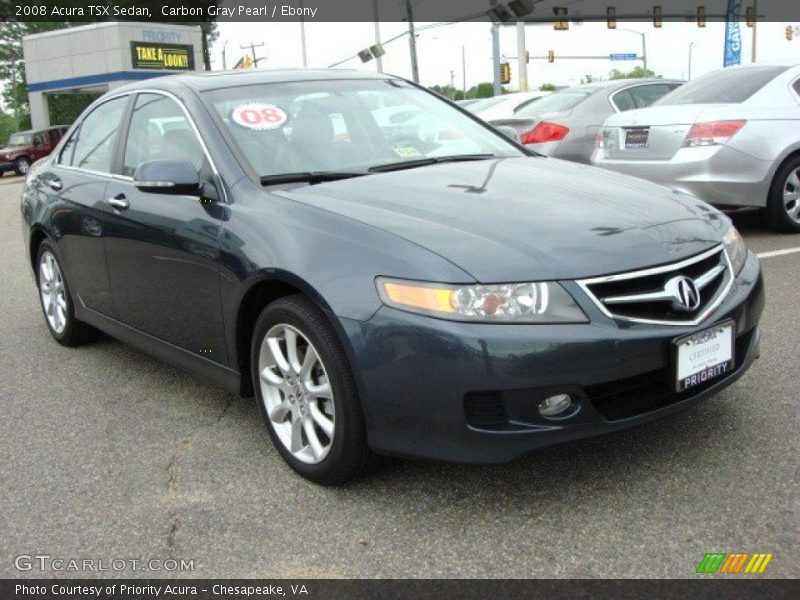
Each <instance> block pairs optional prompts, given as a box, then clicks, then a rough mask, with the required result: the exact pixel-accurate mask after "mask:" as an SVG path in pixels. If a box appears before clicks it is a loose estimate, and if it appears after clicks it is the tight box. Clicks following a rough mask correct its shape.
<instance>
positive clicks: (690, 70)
mask: <svg viewBox="0 0 800 600" xmlns="http://www.w3.org/2000/svg"><path fill="white" fill-rule="evenodd" d="M692 46H694V42H690V43H689V77H687V79H688V80H691V79H692Z"/></svg>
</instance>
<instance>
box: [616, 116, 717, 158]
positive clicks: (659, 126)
mask: <svg viewBox="0 0 800 600" xmlns="http://www.w3.org/2000/svg"><path fill="white" fill-rule="evenodd" d="M712 106H714V105H705V104H676V105H667V106H653V107H650V108H645V109H641V110H632V111H628V112H626V113H621V114H618V115H614V116H613V117H611V118H610V119H609V120H608V121H607V122H606V125H605V126H604V127H603V129H602V135H603V148H604V156H605V158H607V159H611V160H669V159H670V158H672V157H673V156H674V155H675V153H676V152H677V151H678V150H679V149H680V148H681V147H682V146H683V142H684V140H685V139H686V134H687V133H688V132H689V129H691V127H692V125H694V123H695V122H696V121H698V120H701V119H700V117H701V115H703V114H704V113H705V112H707V111H708V109H709V108H711V107H712ZM702 120H705V119H702Z"/></svg>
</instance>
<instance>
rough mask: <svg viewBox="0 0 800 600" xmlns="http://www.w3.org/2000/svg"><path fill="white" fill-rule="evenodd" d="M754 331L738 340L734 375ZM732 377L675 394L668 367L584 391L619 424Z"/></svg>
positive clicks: (671, 371)
mask: <svg viewBox="0 0 800 600" xmlns="http://www.w3.org/2000/svg"><path fill="white" fill-rule="evenodd" d="M755 331H756V330H755V328H753V329H751V330H750V331H748V332H747V333H744V334H742V335H740V336H739V337H738V338H736V351H735V354H736V356H735V357H734V358H735V366H734V369H733V371H731V373H735V372H736V371H738V370H739V368H740V367H741V366H742V365H743V364H744V360H745V358H746V357H747V351H748V350H749V348H750V344H751V343H752V339H753V335H754V334H755ZM729 376H730V375H727V376H726V377H720V378H719V379H712V380H711V381H709V382H707V383H705V384H703V385H698V386H695V387H693V388H690V389H688V390H684V391H683V392H676V391H675V381H674V371H673V369H672V367H671V366H669V367H664V368H663V369H658V370H657V371H651V372H649V373H642V374H641V375H636V376H635V377H630V378H628V379H619V380H617V381H611V382H608V383H600V384H597V385H592V386H588V387H587V388H585V391H586V397H587V398H588V399H589V401H590V402H591V403H592V406H594V408H595V410H596V411H597V412H598V413H600V415H601V416H602V417H603V418H604V419H605V420H606V421H619V420H620V419H628V418H630V417H635V416H638V415H641V414H644V413H648V412H651V411H654V410H658V409H660V408H665V407H667V406H669V405H670V404H674V403H676V402H681V401H682V400H687V399H689V398H691V397H692V396H696V395H698V394H700V393H702V392H703V391H705V390H707V389H708V388H709V387H711V386H713V385H715V384H717V383H719V382H720V381H722V380H724V379H726V378H727V377H729Z"/></svg>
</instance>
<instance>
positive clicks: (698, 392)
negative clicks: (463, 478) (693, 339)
mask: <svg viewBox="0 0 800 600" xmlns="http://www.w3.org/2000/svg"><path fill="white" fill-rule="evenodd" d="M576 296H577V294H576ZM576 299H577V300H578V302H579V303H581V304H584V303H587V305H586V308H587V314H589V315H590V317H591V319H592V321H591V322H590V323H585V324H571V325H496V324H474V323H457V322H452V321H444V320H438V319H433V318H429V317H423V316H418V315H413V314H410V313H406V312H402V311H398V310H394V309H390V308H387V307H383V308H381V309H380V310H379V311H378V312H377V313H376V314H375V315H374V316H373V317H372V318H371V319H370V320H369V321H367V322H361V321H352V320H342V326H343V328H344V331H345V333H346V335H347V337H348V341H349V344H350V350H351V360H352V361H353V362H354V367H355V368H354V371H355V373H356V379H357V383H358V385H359V391H360V395H361V398H362V402H363V405H364V412H365V416H366V419H367V430H368V440H369V444H370V447H371V448H372V449H373V450H375V451H376V452H380V453H385V454H395V455H402V456H416V457H425V458H435V459H441V460H450V461H456V462H469V463H497V462H505V461H508V460H510V459H512V458H514V457H516V456H518V455H520V454H523V453H525V452H527V451H530V450H533V449H535V448H538V447H541V446H547V445H551V444H556V443H560V442H565V441H569V440H574V439H578V438H585V437H589V436H593V435H597V434H601V433H606V432H610V431H615V430H619V429H624V428H626V427H630V426H633V425H637V424H639V423H644V422H646V421H649V420H652V419H656V418H659V417H662V416H665V415H668V414H671V413H674V412H677V411H679V410H683V409H685V408H688V407H690V406H692V405H694V404H696V403H697V402H698V401H700V400H701V399H703V398H706V397H708V396H710V395H713V394H714V393H716V392H718V391H719V390H721V389H723V388H724V387H726V386H728V385H730V384H731V383H732V382H733V381H735V380H736V379H737V378H738V377H740V376H741V375H742V374H743V373H744V372H745V371H746V370H747V368H748V367H749V366H750V364H751V363H752V361H753V360H754V359H755V358H756V357H757V355H758V341H759V332H758V327H757V325H758V321H759V318H760V315H761V311H762V309H763V305H764V289H763V282H762V278H761V272H760V266H759V263H758V259H757V258H756V257H755V255H753V254H752V253H751V254H750V255H749V258H748V261H747V263H746V265H745V267H744V269H743V270H742V272H741V274H740V275H739V277H737V279H736V282H735V284H734V287H733V288H732V290H731V292H730V293H729V295H728V297H727V298H726V300H725V301H724V302H723V303H722V305H721V306H720V307H718V308H717V310H716V311H715V312H714V313H713V314H712V315H711V316H710V317H709V318H708V319H707V320H706V321H705V322H704V323H703V324H702V325H699V326H696V327H678V326H654V325H642V324H632V323H628V324H623V323H618V322H615V321H613V320H612V319H609V318H607V317H605V316H603V315H602V314H600V313H599V312H598V311H597V310H596V309H595V310H594V311H592V310H591V309H590V307H589V305H588V303H589V302H590V301H589V300H588V298H582V297H578V298H576ZM726 319H733V320H734V321H735V323H736V333H737V344H736V365H735V368H734V370H733V371H731V373H730V374H729V375H727V376H725V377H723V378H721V379H718V380H714V381H712V382H710V383H709V384H707V385H706V386H705V387H702V388H696V389H693V390H691V391H689V392H688V393H684V394H675V393H674V392H673V391H672V387H671V386H672V365H671V361H672V353H671V344H672V341H673V340H674V339H675V338H677V337H681V336H683V335H686V334H687V333H692V332H694V331H699V330H702V329H704V328H706V327H709V326H710V325H712V324H713V323H716V322H719V321H723V320H726ZM561 392H564V393H569V394H571V395H572V396H573V398H577V399H578V400H579V402H580V405H581V408H580V411H579V412H578V413H577V414H576V415H575V416H574V417H571V418H568V419H564V420H561V421H557V422H556V421H547V420H545V419H543V418H542V417H540V416H539V415H538V412H537V405H538V403H539V401H540V400H542V399H544V398H545V397H547V396H549V395H552V394H555V393H561ZM487 417H488V418H487Z"/></svg>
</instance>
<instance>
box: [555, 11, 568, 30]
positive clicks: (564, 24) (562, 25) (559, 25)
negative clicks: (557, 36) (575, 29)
mask: <svg viewBox="0 0 800 600" xmlns="http://www.w3.org/2000/svg"><path fill="white" fill-rule="evenodd" d="M553 14H554V15H555V16H556V18H557V21H556V22H555V23H553V29H555V30H556V31H565V30H567V29H569V21H567V9H566V7H564V6H556V7H554V8H553Z"/></svg>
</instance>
